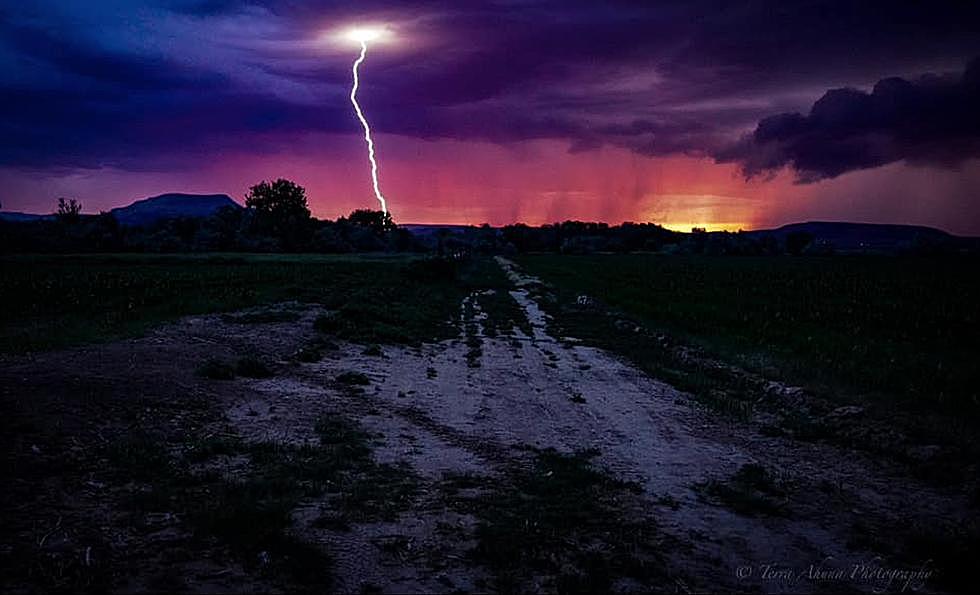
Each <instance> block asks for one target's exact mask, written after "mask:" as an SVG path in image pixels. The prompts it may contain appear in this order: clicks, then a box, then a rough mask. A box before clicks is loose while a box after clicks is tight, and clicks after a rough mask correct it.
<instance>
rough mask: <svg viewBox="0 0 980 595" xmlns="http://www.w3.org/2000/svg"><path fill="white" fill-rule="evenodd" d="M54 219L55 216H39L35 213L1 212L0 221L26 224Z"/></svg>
mask: <svg viewBox="0 0 980 595" xmlns="http://www.w3.org/2000/svg"><path fill="white" fill-rule="evenodd" d="M44 219H54V215H37V214H35V213H18V212H17V211H0V221H11V222H13V223H24V222H26V221H41V220H44Z"/></svg>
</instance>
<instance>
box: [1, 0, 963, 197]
mask: <svg viewBox="0 0 980 595" xmlns="http://www.w3.org/2000/svg"><path fill="white" fill-rule="evenodd" d="M871 4H872V3H846V4H844V5H841V3H837V2H829V1H817V2H808V3H806V4H804V5H802V6H788V5H786V4H785V3H782V2H775V1H773V2H754V3H746V4H743V5H739V6H735V5H733V4H731V3H727V2H716V1H713V0H696V1H686V2H669V1H668V2H658V3H649V2H633V1H628V0H620V1H615V2H588V1H584V0H565V1H557V0H537V1H535V0H527V1H522V2H513V1H505V0H499V1H494V0H474V1H473V2H465V3H461V2H447V1H444V0H443V1H440V0H427V1H423V2H413V3H411V5H408V4H406V3H403V2H393V1H384V0H370V1H365V2H358V3H338V2H335V1H322V2H304V3H296V2H288V1H282V0H249V1H239V0H133V1H128V2H120V1H118V0H93V1H92V2H87V3H66V2H55V1H53V0H38V1H37V2H33V3H29V4H28V3H22V4H21V5H19V6H17V7H16V8H14V7H13V5H8V6H7V7H0V68H2V70H3V72H4V76H3V77H2V78H0V133H2V134H3V135H4V139H5V142H4V143H3V144H2V145H0V166H12V167H27V168H40V169H44V168H51V167H54V168H99V167H104V166H112V167H117V168H122V169H128V170H148V169H159V170H161V171H164V170H169V169H171V168H174V167H179V166H180V165H181V164H182V163H183V164H185V165H186V166H188V167H194V166H195V165H196V164H198V163H200V159H201V158H202V157H203V156H206V155H209V154H211V155H217V154H220V153H222V152H227V151H232V150H236V151H250V152H252V153H255V154H261V153H272V152H276V151H279V150H281V149H282V147H283V146H288V145H289V144H290V143H292V142H294V139H295V138H296V137H297V135H303V134H306V133H317V134H318V133H327V134H356V133H357V122H356V121H355V120H354V119H353V118H352V117H351V113H350V109H349V106H348V104H347V98H346V93H347V88H348V85H349V82H350V81H349V76H350V73H349V68H350V59H351V58H352V55H351V53H350V52H346V53H345V52H344V51H343V49H342V48H341V49H340V50H338V48H332V49H329V48H324V47H323V46H321V45H318V44H317V39H318V38H319V37H320V36H321V35H322V34H323V32H324V31H331V30H336V29H338V28H342V27H345V26H349V25H351V24H354V23H360V22H366V23H376V22H383V23H389V24H391V25H392V27H393V28H394V30H395V31H396V38H397V39H396V42H395V43H393V44H392V45H391V46H390V47H384V48H378V49H377V51H374V50H372V54H371V56H370V58H369V61H368V62H367V63H366V64H365V66H364V76H365V84H366V88H365V93H364V95H363V98H362V105H363V106H364V107H365V109H366V111H367V112H368V114H369V116H370V117H371V119H372V125H373V126H374V127H375V129H376V130H377V132H379V133H381V134H385V133H387V134H398V135H404V136H408V137H412V138H422V139H452V140H461V141H487V142H491V143H501V144H506V143H512V142H519V141H524V140H532V139H555V140H560V141H563V142H566V143H567V146H568V148H569V150H570V151H573V152H574V151H588V150H593V149H595V148H597V147H601V146H603V145H610V146H615V147H621V148H626V149H628V150H630V151H633V152H634V153H636V154H639V155H646V156H668V155H675V154H683V155H695V156H705V155H709V156H716V157H718V158H719V159H722V160H729V161H735V162H738V163H740V164H741V165H742V166H743V168H744V169H745V171H746V173H748V174H749V175H758V174H763V173H765V172H769V171H772V170H774V169H777V168H780V167H784V166H789V167H794V168H796V169H797V171H798V172H799V173H800V176H801V179H805V180H810V179H819V178H821V177H830V176H834V175H838V174H839V173H842V172H844V171H848V170H850V169H854V168H860V167H873V166H874V165H878V164H881V163H887V162H889V161H893V160H896V159H908V160H922V161H926V162H929V163H933V162H948V161H955V159H958V158H961V155H962V154H963V153H958V152H957V151H960V147H961V146H964V147H965V148H964V149H962V150H963V151H966V153H967V154H972V152H973V150H974V149H973V145H972V144H971V143H970V138H971V136H970V134H972V133H969V134H968V133H964V132H963V131H962V130H960V131H959V132H957V130H953V129H954V128H956V126H954V120H955V118H954V117H953V116H952V114H956V117H958V118H961V120H960V124H963V123H964V121H963V120H962V118H966V117H968V116H969V114H966V113H964V110H963V109H962V105H961V103H962V100H961V99H959V98H960V97H961V96H962V95H964V94H968V93H971V92H972V93H975V87H970V88H968V85H967V83H966V82H964V81H965V79H964V80H957V81H947V80H945V79H941V78H940V79H936V80H931V81H930V80H927V81H915V82H911V83H904V82H899V81H883V82H882V83H881V84H880V85H879V86H880V87H881V90H880V92H879V91H878V90H876V91H875V92H874V93H871V94H870V95H869V94H866V93H861V92H859V91H834V92H831V93H829V94H828V95H827V96H826V97H825V98H824V99H821V100H820V101H819V102H818V103H817V105H815V106H814V109H813V112H812V113H811V114H810V115H808V116H793V115H781V116H776V117H774V118H766V119H763V118H765V116H766V115H767V114H772V113H777V112H787V113H789V114H792V113H793V112H794V111H796V110H801V109H803V108H804V107H805V106H807V105H809V104H810V103H811V102H812V101H813V99H814V97H815V96H816V95H815V92H814V89H826V88H827V87H829V86H839V85H851V86H855V87H862V86H866V85H868V84H869V83H870V82H873V81H875V80H877V79H879V78H880V77H881V76H882V75H883V74H889V73H896V72H897V73H903V74H906V75H907V74H909V73H916V72H923V71H926V70H927V69H924V68H921V67H919V66H918V65H919V64H927V65H929V66H930V68H929V69H931V70H936V71H940V70H952V69H954V68H961V67H962V64H963V63H964V60H965V58H966V57H968V56H971V55H976V54H978V53H980V36H978V25H977V23H980V6H978V5H975V4H972V3H958V2H948V3H946V2H934V3H929V5H925V4H924V3H921V2H896V3H892V4H890V5H889V8H888V11H887V14H884V15H883V14H882V12H881V10H880V9H879V8H877V7H874V6H871ZM910 36H914V38H915V40H916V42H915V43H914V44H909V43H908V42H907V40H908V39H909V38H910ZM970 89H974V90H973V91H970ZM869 98H870V99H869ZM889 101H892V102H895V103H896V105H894V106H891V107H889V105H888V102H889ZM930 102H931V103H930ZM957 102H960V103H957ZM866 104H869V105H866ZM949 104H953V105H949ZM930 105H938V106H940V111H942V112H943V114H942V116H941V117H940V118H939V120H936V119H935V118H933V120H931V121H930V122H927V123H925V124H922V125H921V126H918V127H916V126H912V125H911V124H904V123H901V124H892V123H889V121H886V120H888V118H891V119H892V120H894V121H902V122H906V121H907V122H912V121H914V120H915V119H916V118H918V119H919V120H921V119H922V117H932V116H929V115H928V114H926V113H925V112H927V111H928V110H929V109H932V108H931V107H930ZM888 110H891V112H889V111H888ZM889 114H891V115H889ZM866 117H870V118H871V119H869V120H863V119H864V118H866ZM947 117H949V119H948V120H945V119H943V118H947ZM760 119H763V120H762V122H761V123H760V122H759V121H760ZM757 123H758V126H756V125H757ZM969 125H970V126H972V127H973V128H972V130H975V120H974V121H972V124H969ZM753 127H756V128H757V129H756V132H755V133H754V134H752V135H751V136H750V137H747V138H746V139H745V140H743V142H741V143H739V144H737V146H733V143H734V142H735V141H736V140H737V139H738V138H740V137H742V135H744V134H746V132H748V131H750V130H751V129H752V128H753ZM844 129H847V130H848V131H850V132H846V131H844ZM956 134H959V136H956ZM954 137H955V138H954ZM953 141H955V143H957V144H954V145H951V144H949V142H953ZM944 148H948V151H947V152H948V153H949V155H948V156H947V157H945V158H944V157H943V150H944Z"/></svg>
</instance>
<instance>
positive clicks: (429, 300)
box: [0, 254, 502, 353]
mask: <svg viewBox="0 0 980 595" xmlns="http://www.w3.org/2000/svg"><path fill="white" fill-rule="evenodd" d="M495 270H496V265H495V264H494V263H492V262H491V261H489V260H481V259H476V260H473V261H469V262H464V263H445V262H439V261H432V260H426V259H422V258H420V257H416V256H373V255H351V256H348V255H343V256H322V255H250V254H207V255H201V254H189V255H136V254H121V255H63V256H4V257H0V273H2V279H3V283H0V303H2V304H4V307H3V308H2V309H0V353H24V352H31V351H39V350H46V349H55V348H62V347H67V346H72V345H79V344H85V343H93V342H104V341H109V340H114V339H118V338H124V337H130V336H138V335H141V334H143V333H145V332H146V331H147V330H148V329H150V328H152V327H153V326H156V325H159V324H161V323H164V322H167V321H171V320H174V319H176V318H179V317H181V316H186V315H192V314H205V313H214V312H232V311H235V310H239V309H242V308H247V307H252V306H257V305H261V304H268V303H274V302H280V301H287V300H295V301H300V302H307V303H314V304H321V305H323V306H324V307H326V308H329V309H331V310H335V311H336V312H337V314H336V315H335V316H334V318H332V319H331V318H329V317H325V318H324V319H323V320H321V321H320V322H319V323H318V327H319V328H321V330H323V331H324V332H326V333H329V334H330V335H333V336H336V337H337V338H341V339H349V340H355V341H360V342H363V343H368V344H371V343H378V344H384V343H392V342H394V343H419V342H424V341H434V340H441V339H446V338H450V337H452V336H454V335H455V334H456V332H457V331H456V329H455V328H454V327H453V325H452V323H451V320H450V319H451V317H452V316H455V315H458V311H459V303H460V302H461V301H462V299H463V297H465V296H466V295H467V294H468V293H469V292H470V291H472V290H473V289H479V288H489V287H501V286H502V285H501V279H500V278H499V277H496V276H494V275H493V271H495ZM488 271H489V272H488ZM295 319H296V314H295V313H292V312H288V311H267V312H263V311H258V312H252V313H245V314H241V315H232V316H228V317H226V321H227V322H232V323H245V324H259V323H271V322H289V321H291V320H295Z"/></svg>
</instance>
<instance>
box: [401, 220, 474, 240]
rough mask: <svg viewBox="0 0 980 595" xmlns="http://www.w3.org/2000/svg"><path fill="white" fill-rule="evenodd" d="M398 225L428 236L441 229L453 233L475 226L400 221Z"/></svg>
mask: <svg viewBox="0 0 980 595" xmlns="http://www.w3.org/2000/svg"><path fill="white" fill-rule="evenodd" d="M398 227H403V228H405V229H407V230H408V231H410V232H412V233H413V234H414V235H416V236H420V237H427V236H431V235H433V234H435V233H436V232H439V231H448V232H452V233H456V232H461V231H464V230H466V229H469V228H471V227H473V226H472V225H452V224H448V223H446V224H443V223H399V224H398Z"/></svg>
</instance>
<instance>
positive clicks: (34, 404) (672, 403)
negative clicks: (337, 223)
mask: <svg viewBox="0 0 980 595" xmlns="http://www.w3.org/2000/svg"><path fill="white" fill-rule="evenodd" d="M0 264H2V267H3V279H4V283H3V286H2V287H0V297H2V300H3V303H4V304H5V306H6V307H5V308H4V311H3V313H2V315H0V316H2V319H0V352H2V355H0V400H2V406H3V411H4V415H3V416H2V417H0V419H2V422H0V423H2V427H0V432H2V435H3V436H4V437H5V440H4V441H3V451H2V457H3V469H4V477H5V478H6V480H5V487H4V490H3V491H2V496H0V497H2V498H3V501H2V503H0V505H2V507H0V509H2V513H0V514H2V517H0V526H2V534H0V568H2V573H3V585H4V589H5V590H8V591H39V590H44V591H48V590H61V591H70V592H78V591H82V590H104V589H112V590H118V591H193V592H214V591H234V592H242V591H245V592H266V591H285V590H290V591H292V590H306V591H314V592H323V591H341V592H378V591H383V592H406V591H423V592H433V591H437V592H458V591H462V592H482V591H488V590H489V591H542V592H577V591H606V590H617V591H648V590H653V591H663V592H688V591H706V590H707V591H717V590H727V591H749V592H752V591H765V592H821V591H827V592H841V591H856V592H861V591H875V590H877V591H879V592H881V591H893V592H900V591H902V590H906V591H908V590H911V589H913V588H914V589H920V590H925V591H928V592H946V591H964V590H966V588H967V586H968V585H970V578H971V567H970V565H971V564H972V561H973V560H974V559H975V555H976V553H977V551H978V550H977V548H978V527H977V517H978V515H977V510H978V506H980V496H978V488H977V483H976V468H975V465H976V460H977V454H978V452H977V444H976V440H975V438H974V437H975V436H976V423H975V422H976V412H977V407H978V404H977V395H976V389H975V386H976V383H975V382H974V381H975V380H976V371H975V369H974V367H973V365H972V363H973V362H974V361H975V356H976V354H977V339H976V337H977V333H976V332H975V329H976V326H977V324H978V317H977V305H976V304H977V303H978V299H977V298H978V297H980V296H978V290H977V287H976V280H975V276H973V275H972V271H973V270H974V268H973V264H972V263H969V262H956V261H949V262H939V263H936V262H930V261H912V260H909V261H903V260H897V259H894V260H886V259H881V260H869V259H840V258H837V259H806V258H803V259H791V258H770V259H707V258H705V259H700V258H686V257H675V258H670V257H667V258H664V257H655V256H592V257H551V256H547V257H546V256H535V257H523V258H521V259H519V260H518V261H517V262H516V263H514V262H511V261H508V260H505V259H498V260H492V259H475V260H471V261H467V262H461V263H446V262H442V261H433V260H427V259H418V258H402V257H390V258H368V257H303V256H297V257H253V256H241V255H223V256H207V257H204V256H200V257H180V256H171V257H142V256H123V257H117V256H91V257H45V258H36V257H22V258H16V259H6V260H3V261H2V263H0ZM937 369H938V370H939V371H937Z"/></svg>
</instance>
